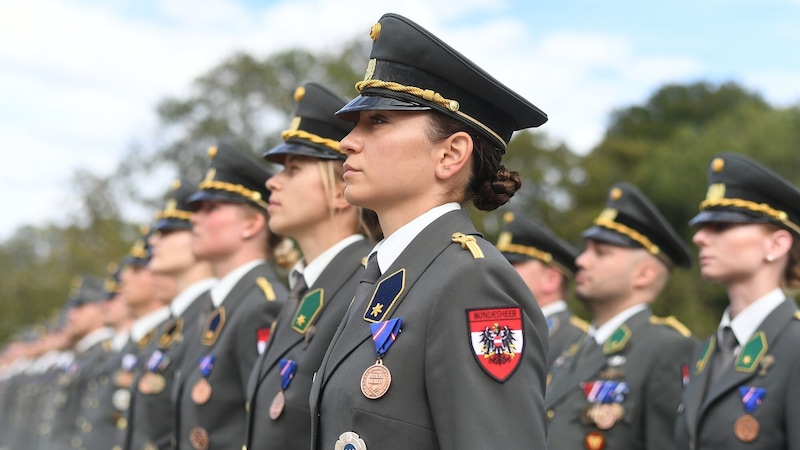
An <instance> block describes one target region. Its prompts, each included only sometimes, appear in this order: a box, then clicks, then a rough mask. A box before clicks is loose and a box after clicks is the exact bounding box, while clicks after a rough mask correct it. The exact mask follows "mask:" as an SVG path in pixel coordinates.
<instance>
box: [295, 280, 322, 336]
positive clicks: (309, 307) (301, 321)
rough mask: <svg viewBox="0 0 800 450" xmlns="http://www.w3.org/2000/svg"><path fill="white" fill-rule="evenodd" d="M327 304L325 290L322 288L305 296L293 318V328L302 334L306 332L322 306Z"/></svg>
mask: <svg viewBox="0 0 800 450" xmlns="http://www.w3.org/2000/svg"><path fill="white" fill-rule="evenodd" d="M324 305H325V290H324V289H322V288H317V289H314V290H313V291H311V292H309V293H307V294H306V295H304V296H303V300H301V301H300V306H299V307H298V308H297V312H296V313H295V314H294V319H292V329H293V330H294V331H297V332H298V333H300V334H305V333H306V331H308V328H309V327H310V326H311V325H312V324H313V323H314V321H315V320H316V319H317V316H319V313H320V311H322V307H323V306H324Z"/></svg>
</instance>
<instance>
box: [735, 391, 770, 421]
mask: <svg viewBox="0 0 800 450" xmlns="http://www.w3.org/2000/svg"><path fill="white" fill-rule="evenodd" d="M766 394H767V389H766V388H759V387H747V386H739V395H741V396H742V404H743V405H744V410H745V412H746V413H747V414H751V413H752V412H753V411H755V410H756V408H758V407H759V406H761V401H762V400H763V399H764V395H766Z"/></svg>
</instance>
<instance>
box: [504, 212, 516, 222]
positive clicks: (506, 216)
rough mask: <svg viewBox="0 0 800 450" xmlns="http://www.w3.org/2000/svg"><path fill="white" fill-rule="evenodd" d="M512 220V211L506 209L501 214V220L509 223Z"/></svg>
mask: <svg viewBox="0 0 800 450" xmlns="http://www.w3.org/2000/svg"><path fill="white" fill-rule="evenodd" d="M513 221H514V213H513V212H511V211H508V212H507V213H505V214H503V222H505V223H511V222H513Z"/></svg>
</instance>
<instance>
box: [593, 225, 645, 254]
mask: <svg viewBox="0 0 800 450" xmlns="http://www.w3.org/2000/svg"><path fill="white" fill-rule="evenodd" d="M581 237H583V238H584V239H592V240H595V241H598V242H604V243H606V244H611V245H617V246H620V247H628V248H642V246H641V244H639V243H638V242H636V241H634V240H633V239H631V238H629V237H628V236H625V235H624V234H620V233H618V232H616V231H613V230H609V229H608V228H604V227H601V226H598V225H595V226H593V227H591V228H589V229H588V230H586V231H584V232H583V233H582V234H581Z"/></svg>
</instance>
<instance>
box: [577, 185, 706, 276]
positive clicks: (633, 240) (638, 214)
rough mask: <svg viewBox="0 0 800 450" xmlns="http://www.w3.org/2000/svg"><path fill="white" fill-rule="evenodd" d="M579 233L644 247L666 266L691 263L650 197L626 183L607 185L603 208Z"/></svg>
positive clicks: (609, 241)
mask: <svg viewBox="0 0 800 450" xmlns="http://www.w3.org/2000/svg"><path fill="white" fill-rule="evenodd" d="M582 236H583V237H584V238H586V239H594V240H597V241H601V242H607V243H610V244H614V245H620V246H624V247H634V248H635V247H641V248H644V249H645V250H647V251H648V252H650V253H651V254H652V255H654V256H656V257H658V258H659V259H661V260H662V261H663V262H664V263H665V264H667V265H668V266H670V267H671V266H673V265H676V266H682V267H690V266H691V265H692V256H691V253H690V252H689V248H688V246H687V245H686V243H685V242H684V240H683V239H682V238H681V237H680V236H679V235H678V233H677V232H676V231H675V229H673V228H672V226H671V225H670V224H669V222H668V221H667V220H666V219H665V218H664V216H662V215H661V213H660V212H659V211H658V209H657V208H656V207H655V206H654V205H653V204H652V203H651V202H650V200H648V199H647V197H645V195H644V194H642V193H641V192H640V191H639V190H638V189H636V188H635V187H634V186H633V185H631V184H629V183H624V182H623V183H616V184H614V185H613V186H612V187H611V190H610V191H609V193H608V198H607V200H606V207H605V209H604V210H603V211H602V212H601V213H600V215H599V216H598V217H597V218H596V219H595V221H594V226H592V227H591V228H589V229H588V230H586V231H584V232H583V235H582Z"/></svg>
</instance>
